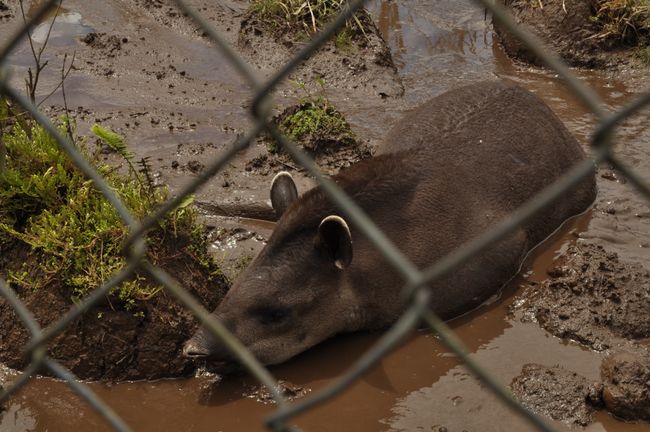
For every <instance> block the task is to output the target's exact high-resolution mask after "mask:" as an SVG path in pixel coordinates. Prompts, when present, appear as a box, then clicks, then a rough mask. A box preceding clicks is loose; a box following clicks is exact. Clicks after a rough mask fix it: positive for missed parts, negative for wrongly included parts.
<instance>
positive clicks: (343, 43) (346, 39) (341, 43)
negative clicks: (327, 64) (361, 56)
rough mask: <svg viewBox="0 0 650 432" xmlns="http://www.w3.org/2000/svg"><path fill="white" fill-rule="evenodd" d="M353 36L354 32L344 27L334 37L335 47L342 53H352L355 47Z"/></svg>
mask: <svg viewBox="0 0 650 432" xmlns="http://www.w3.org/2000/svg"><path fill="white" fill-rule="evenodd" d="M352 36H353V34H352V31H351V30H350V29H348V28H347V27H344V28H343V29H341V30H339V32H338V33H336V36H335V37H334V46H335V47H336V48H337V49H339V50H341V51H345V52H348V51H350V52H351V51H352V49H353V46H354V45H352Z"/></svg>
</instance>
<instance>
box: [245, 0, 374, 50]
mask: <svg viewBox="0 0 650 432" xmlns="http://www.w3.org/2000/svg"><path fill="white" fill-rule="evenodd" d="M347 7H348V4H347V1H345V0H253V1H252V3H251V6H250V8H249V11H250V12H251V13H253V14H255V15H257V16H259V17H260V18H262V19H264V20H265V21H266V22H267V23H269V24H270V25H271V26H273V27H276V28H280V29H299V30H303V31H305V32H306V33H307V34H309V35H311V34H313V33H316V32H317V31H319V30H320V29H322V28H323V26H324V25H325V24H326V23H328V22H329V21H331V20H332V19H333V18H334V17H335V16H336V15H338V14H339V13H340V12H341V11H342V10H344V8H347ZM367 19H368V16H367V12H365V10H360V11H357V12H356V13H355V14H354V15H353V16H352V18H351V19H349V20H348V21H347V22H346V23H345V26H344V28H343V30H341V31H339V33H341V32H343V31H347V32H348V33H349V34H350V36H352V35H353V34H362V35H364V36H365V35H366V28H367V24H364V22H365V21H366V20H367ZM351 40H352V39H351V37H350V38H349V42H351Z"/></svg>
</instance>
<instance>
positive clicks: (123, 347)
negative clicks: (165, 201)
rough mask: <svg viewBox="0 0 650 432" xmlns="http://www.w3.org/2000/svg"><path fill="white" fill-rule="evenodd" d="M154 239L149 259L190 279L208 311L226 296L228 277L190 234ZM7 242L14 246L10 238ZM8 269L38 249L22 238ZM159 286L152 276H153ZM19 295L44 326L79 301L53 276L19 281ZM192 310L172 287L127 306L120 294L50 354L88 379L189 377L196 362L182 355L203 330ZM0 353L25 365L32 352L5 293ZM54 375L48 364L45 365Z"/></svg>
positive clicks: (56, 342) (7, 253)
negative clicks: (202, 255) (34, 285)
mask: <svg viewBox="0 0 650 432" xmlns="http://www.w3.org/2000/svg"><path fill="white" fill-rule="evenodd" d="M172 237H173V236H171V235H170V236H168V237H163V238H157V239H156V240H154V241H155V242H156V243H157V244H159V245H161V246H158V247H155V248H153V249H152V252H151V253H150V254H149V258H150V259H151V261H152V263H154V264H155V265H158V266H160V267H161V268H164V269H165V270H166V271H167V272H169V273H170V274H172V275H174V276H175V277H177V278H178V280H180V281H183V282H182V284H183V286H184V287H185V288H186V289H187V290H188V291H189V292H190V293H191V294H192V295H193V296H194V297H195V298H196V299H197V300H198V301H199V302H200V303H201V304H203V306H204V307H206V308H208V309H209V310H211V309H213V308H214V307H215V306H216V304H217V302H218V301H219V300H220V299H221V298H222V297H223V295H224V294H225V290H226V281H225V280H224V279H223V277H221V276H215V275H214V273H213V272H214V271H215V270H216V269H215V268H207V267H204V266H203V265H201V264H200V263H199V261H198V260H197V258H196V257H195V256H194V255H193V254H192V253H191V252H189V250H188V249H187V246H188V245H189V239H183V238H180V237H179V238H172ZM3 246H7V245H3ZM2 255H3V259H2V263H1V264H2V276H3V277H5V278H6V272H7V271H9V270H11V269H17V268H20V266H21V264H22V263H23V262H26V263H27V264H28V268H29V267H31V266H30V265H29V263H30V262H33V261H35V260H39V259H41V257H40V256H39V254H38V253H37V252H33V251H29V250H28V247H27V246H25V245H22V244H19V243H15V244H14V245H13V247H10V248H7V247H3V248H2ZM148 283H149V284H151V285H152V286H155V285H153V282H151V281H149V282H148ZM13 288H14V290H15V291H16V294H17V295H18V297H19V298H20V299H21V300H22V301H23V302H24V304H25V305H26V307H27V308H28V309H29V310H30V311H31V312H32V314H33V315H34V318H35V319H36V321H37V322H38V324H39V325H40V326H41V327H47V326H48V325H50V324H52V323H54V322H55V321H57V320H58V319H59V318H61V317H62V316H63V315H64V314H65V313H66V312H68V310H69V309H70V308H71V307H73V303H72V301H71V296H72V292H71V289H69V288H68V287H66V286H64V285H63V284H62V283H61V282H60V281H58V280H56V279H53V280H51V281H50V282H48V283H47V284H45V285H44V286H42V287H40V288H39V289H30V288H25V287H19V286H14V287H13ZM196 327H197V325H196V322H195V319H194V318H193V316H192V314H191V313H190V312H189V311H187V310H186V309H185V308H184V307H183V306H182V305H181V304H179V303H178V302H177V301H176V299H175V298H174V297H172V296H171V295H170V294H167V293H164V292H160V293H158V294H157V295H155V296H153V298H151V299H150V300H147V301H142V302H137V303H136V305H135V306H134V307H132V308H129V310H126V309H125V307H124V305H121V304H120V300H119V299H117V298H116V297H115V296H109V297H107V298H106V301H105V302H104V303H103V304H100V305H99V306H97V307H94V308H92V309H91V310H90V311H89V312H87V313H86V314H84V315H83V316H82V317H80V318H78V319H76V320H74V321H73V322H72V323H71V324H70V325H69V326H68V327H67V328H66V330H65V331H64V332H62V333H61V334H60V335H59V336H57V337H55V338H54V339H53V340H52V342H50V343H49V345H48V354H49V355H50V356H51V357H52V358H55V359H57V360H59V361H60V362H61V364H62V365H64V366H65V367H66V368H68V369H69V370H71V371H72V372H73V373H74V374H75V375H76V376H78V377H79V378H81V379H90V380H108V381H125V380H138V379H157V378H168V377H178V376H185V375H188V374H189V373H191V372H192V371H193V369H194V365H193V364H192V362H190V361H188V360H187V359H185V358H184V357H183V356H182V355H181V350H182V346H183V343H184V342H185V340H187V338H188V335H191V334H192V333H193V332H194V331H195V330H196ZM0 328H2V330H3V331H2V333H1V334H0V359H1V360H2V363H4V364H6V365H7V366H9V367H11V368H15V369H23V368H25V367H26V366H27V364H28V359H25V358H24V356H23V348H24V347H25V346H26V344H27V342H28V341H29V333H28V331H27V329H26V328H25V327H24V326H23V324H22V322H21V321H20V320H19V318H18V316H17V315H16V314H15V312H14V311H13V309H12V307H11V306H10V305H9V303H8V302H7V301H6V300H5V299H0ZM41 373H43V374H46V375H47V374H49V372H48V371H45V370H43V371H41Z"/></svg>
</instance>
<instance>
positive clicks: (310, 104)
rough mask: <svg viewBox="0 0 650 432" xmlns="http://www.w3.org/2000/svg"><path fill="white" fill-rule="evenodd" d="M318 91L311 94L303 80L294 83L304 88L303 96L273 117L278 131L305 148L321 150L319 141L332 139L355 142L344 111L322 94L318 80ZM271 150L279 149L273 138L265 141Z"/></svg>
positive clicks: (342, 142) (340, 141) (274, 151)
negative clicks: (270, 140)
mask: <svg viewBox="0 0 650 432" xmlns="http://www.w3.org/2000/svg"><path fill="white" fill-rule="evenodd" d="M317 83H318V84H319V85H320V88H321V94H319V95H314V94H311V93H310V92H309V91H308V90H307V88H306V85H305V84H304V83H301V82H298V83H297V85H298V86H299V87H300V88H302V89H303V91H304V92H305V94H306V96H305V97H303V98H301V99H300V102H299V104H298V105H297V106H293V107H290V108H288V109H286V110H285V111H284V112H283V113H282V114H280V115H279V116H277V117H275V118H274V120H275V121H276V123H277V124H278V128H279V129H280V131H281V132H282V133H283V134H284V135H285V136H287V137H288V138H290V139H291V140H292V141H294V142H296V143H299V144H302V145H303V147H304V148H305V149H307V150H311V151H314V152H317V151H320V150H322V148H319V146H320V145H322V143H325V142H331V141H332V140H335V141H337V142H339V143H341V144H344V145H345V144H349V143H351V142H356V136H355V135H354V132H352V129H351V128H350V124H349V123H348V122H347V120H346V119H345V117H344V116H343V114H342V113H341V112H340V111H338V110H337V109H336V108H334V106H333V105H332V103H331V102H330V101H329V99H327V97H326V96H325V95H324V85H325V84H324V82H322V81H318V82H317ZM268 150H269V152H271V153H277V152H278V151H279V148H278V145H277V143H276V142H275V141H273V142H271V143H269V144H268Z"/></svg>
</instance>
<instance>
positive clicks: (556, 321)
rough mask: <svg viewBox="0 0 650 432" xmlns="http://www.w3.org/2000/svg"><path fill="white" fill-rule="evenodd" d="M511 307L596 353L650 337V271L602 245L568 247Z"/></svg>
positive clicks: (556, 333) (564, 337) (583, 243)
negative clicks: (544, 278) (544, 276)
mask: <svg viewBox="0 0 650 432" xmlns="http://www.w3.org/2000/svg"><path fill="white" fill-rule="evenodd" d="M547 274H548V279H546V280H544V281H542V283H541V284H537V283H531V284H530V285H529V286H527V287H526V288H525V289H524V291H523V292H522V294H521V296H520V297H519V299H518V301H517V302H516V305H517V308H519V309H520V310H521V311H522V312H523V314H524V317H525V318H526V319H531V320H535V321H537V322H538V323H539V324H540V325H541V326H542V327H543V328H544V329H546V330H547V331H549V332H550V333H552V334H554V335H555V336H557V337H559V338H563V339H571V340H574V341H577V342H579V343H580V344H582V345H585V346H588V347H589V348H591V349H595V350H599V351H602V350H607V349H610V348H614V347H616V346H618V345H621V344H623V343H625V341H628V340H642V339H646V338H650V315H649V314H648V311H650V272H648V271H647V270H646V269H644V268H643V267H641V266H640V265H638V264H630V263H626V262H621V260H620V259H619V258H618V256H617V255H616V253H613V252H607V251H606V250H605V249H604V248H603V247H602V246H594V245H592V244H589V243H586V242H581V243H579V244H576V245H572V246H570V247H569V248H568V249H567V250H566V251H565V252H564V253H562V254H561V255H560V256H559V257H558V259H557V260H556V261H555V263H554V264H553V266H552V267H551V268H549V269H548V270H547Z"/></svg>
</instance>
